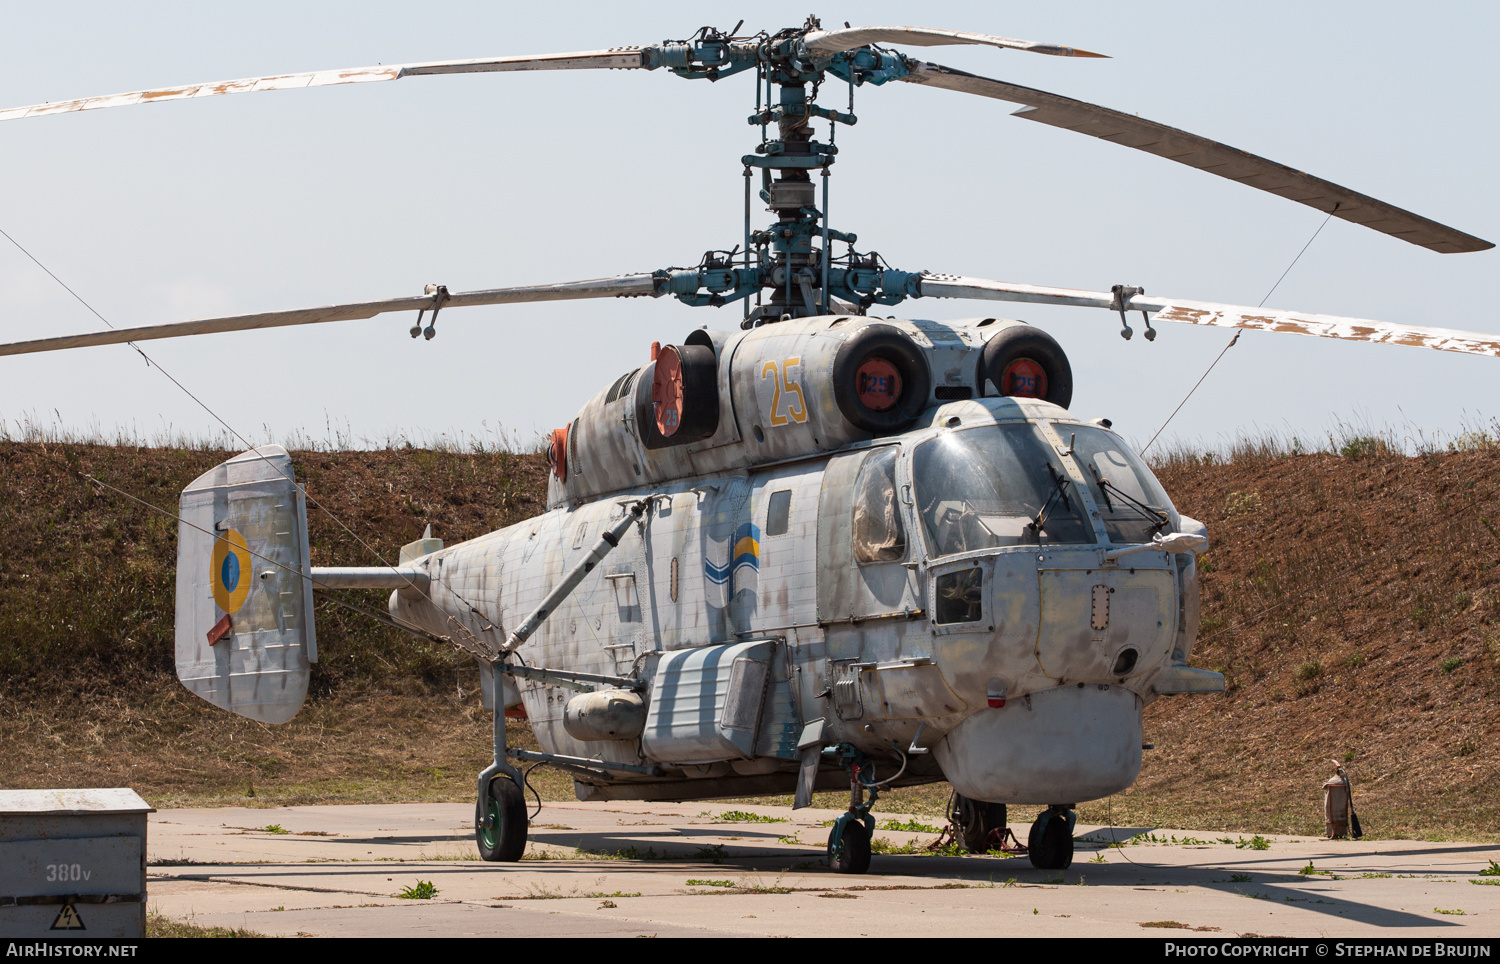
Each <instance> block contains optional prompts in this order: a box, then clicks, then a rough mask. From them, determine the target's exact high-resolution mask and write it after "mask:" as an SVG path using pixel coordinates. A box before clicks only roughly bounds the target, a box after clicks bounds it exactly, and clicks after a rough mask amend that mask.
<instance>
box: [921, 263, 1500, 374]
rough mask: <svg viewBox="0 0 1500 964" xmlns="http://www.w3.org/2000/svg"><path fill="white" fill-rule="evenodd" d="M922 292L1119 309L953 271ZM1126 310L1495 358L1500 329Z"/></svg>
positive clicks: (1172, 304) (1164, 302) (1108, 299)
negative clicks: (1488, 330) (1462, 328)
mask: <svg viewBox="0 0 1500 964" xmlns="http://www.w3.org/2000/svg"><path fill="white" fill-rule="evenodd" d="M921 287H922V294H923V296H924V297H933V298H977V299H981V300H985V301H1025V302H1031V303H1033V304H1051V305H1080V306H1083V307H1087V308H1107V309H1110V310H1119V309H1120V308H1121V307H1122V306H1121V305H1120V304H1119V302H1118V300H1117V299H1116V297H1115V295H1114V294H1113V293H1112V292H1108V291H1084V290H1081V289H1078V288H1047V287H1042V286H1039V285H1022V284H1009V283H1007V282H1004V281H989V280H987V279H984V278H961V277H959V276H957V275H948V274H942V275H923V276H922V284H921ZM1123 307H1124V309H1125V310H1126V311H1149V312H1153V313H1155V315H1156V318H1155V320H1156V321H1175V322H1182V323H1184V324H1189V325H1215V326H1218V327H1221V328H1250V329H1258V330H1261V331H1284V332H1291V333H1292V334H1297V335H1314V336H1317V337H1319V338H1340V339H1344V340H1346V341H1370V342H1377V343H1381V344H1388V345H1411V346H1413V347H1416V348H1434V349H1437V350H1438V351H1456V352H1463V353H1465V354H1470V355H1489V356H1491V357H1495V358H1500V335H1492V334H1487V333H1485V332H1477V331H1455V330H1453V329H1451V328H1425V327H1421V326H1419V325H1399V324H1393V323H1391V322H1388V321H1369V320H1367V319H1364V318H1341V317H1339V316H1337V315H1315V314H1311V313H1308V312H1300V311H1283V310H1281V309H1277V308H1247V307H1243V306H1241V305H1221V304H1216V303H1214V302H1211V301H1184V300H1181V299H1177V298H1153V297H1150V296H1148V295H1145V294H1137V295H1134V296H1131V297H1129V298H1127V299H1126V300H1125V303H1124V305H1123Z"/></svg>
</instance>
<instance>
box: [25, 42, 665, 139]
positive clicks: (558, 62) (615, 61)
mask: <svg viewBox="0 0 1500 964" xmlns="http://www.w3.org/2000/svg"><path fill="white" fill-rule="evenodd" d="M645 65H646V64H645V57H644V55H643V54H642V53H641V50H640V48H638V47H619V48H616V49H614V50H587V51H582V52H578V53H563V54H538V55H534V56H521V57H488V58H484V59H480V60H437V61H432V62H431V63H422V64H391V65H380V66H376V67H351V68H348V69H345V70H315V71H310V72H308V73H303V74H276V75H273V76H269V77H246V78H244V79H242V80H221V81H215V82H213V83H206V84H186V85H183V86H179V87H158V88H156V89H155V90H137V91H132V92H130V93H127V94H106V95H104V96H103V97H83V98H80V99H78V100H62V101H56V102H54V103H49V104H33V105H32V106H30V107H13V108H9V109H6V110H0V121H7V120H20V119H21V118H23V117H41V116H43V115H45V114H65V113H69V112H71V111H80V110H96V109H98V108H100V107H128V106H130V105H132V104H154V103H157V102H158V101H165V100H183V99H185V98H188V97H215V96H218V95H219V94H243V93H249V92H251V91H257V90H285V89H287V88H291V87H328V86H332V85H334V84H362V83H368V82H371V81H377V80H400V79H401V78H402V77H421V76H424V75H427V74H485V73H496V72H500V71H512V70H585V69H591V68H592V69H598V68H613V69H628V68H633V67H644V66H645Z"/></svg>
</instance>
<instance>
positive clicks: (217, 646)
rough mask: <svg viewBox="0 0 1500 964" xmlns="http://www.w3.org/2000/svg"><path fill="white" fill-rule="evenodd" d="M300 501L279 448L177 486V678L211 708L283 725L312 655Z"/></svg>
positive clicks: (297, 700)
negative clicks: (179, 496)
mask: <svg viewBox="0 0 1500 964" xmlns="http://www.w3.org/2000/svg"><path fill="white" fill-rule="evenodd" d="M309 571H310V567H309V559H308V545H307V503H306V501H305V497H304V495H303V492H302V487H301V486H299V485H297V484H296V483H295V482H294V481H293V478H292V460H291V457H290V456H289V455H287V453H286V450H285V449H283V448H282V447H281V446H279V445H263V446H261V447H260V448H258V449H253V450H251V451H249V452H245V453H242V454H240V455H237V456H235V457H234V458H232V459H230V460H229V461H227V462H224V463H222V464H220V465H218V466H216V467H215V468H213V469H211V470H210V471H208V472H206V473H204V474H203V475H201V476H199V477H198V478H197V479H195V480H194V481H193V483H192V484H191V485H189V486H188V487H187V488H186V489H184V490H183V491H182V503H181V521H180V522H179V523H178V527H177V678H178V679H180V680H182V685H184V686H186V687H187V688H188V689H189V690H192V691H193V692H194V693H196V694H198V695H199V696H201V697H203V698H204V699H205V700H208V701H209V702H210V703H212V704H214V705H215V706H217V707H219V708H221V709H226V710H229V711H230V712H232V713H238V714H239V715H240V716H246V717H249V718H250V719H252V720H259V721H261V722H263V723H285V722H286V721H287V720H289V719H291V718H292V717H293V716H295V715H296V714H297V711H298V710H299V709H301V707H302V701H303V699H304V698H305V697H306V696H307V680H308V667H309V664H311V663H314V662H316V661H317V659H318V650H317V634H316V632H315V630H314V626H313V602H312V580H311V579H308V578H304V574H305V573H308V572H309Z"/></svg>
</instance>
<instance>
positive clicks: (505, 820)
mask: <svg viewBox="0 0 1500 964" xmlns="http://www.w3.org/2000/svg"><path fill="white" fill-rule="evenodd" d="M481 806H482V807H484V808H485V812H487V813H488V814H489V818H490V819H489V824H490V825H489V826H488V827H485V826H480V827H477V828H476V829H475V831H474V839H475V840H476V842H478V844H479V856H480V858H481V859H483V860H495V861H501V862H504V863H515V862H516V861H517V860H520V859H521V854H523V853H525V851H526V824H527V819H526V797H525V795H523V794H522V793H521V788H520V787H518V786H516V782H515V781H514V780H512V779H511V778H510V777H506V776H501V777H496V778H495V779H493V780H491V781H490V786H489V792H488V793H486V794H485V799H484V800H483V801H481ZM868 859H869V858H868V857H867V858H866V860H868Z"/></svg>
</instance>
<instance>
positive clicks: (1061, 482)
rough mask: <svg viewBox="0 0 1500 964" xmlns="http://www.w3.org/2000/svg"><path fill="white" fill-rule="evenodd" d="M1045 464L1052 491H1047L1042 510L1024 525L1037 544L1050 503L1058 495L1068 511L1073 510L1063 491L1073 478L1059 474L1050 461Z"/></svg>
mask: <svg viewBox="0 0 1500 964" xmlns="http://www.w3.org/2000/svg"><path fill="white" fill-rule="evenodd" d="M1046 466H1047V474H1048V475H1050V476H1052V491H1051V492H1050V493H1048V495H1047V501H1046V502H1043V503H1042V511H1040V512H1038V513H1037V514H1036V518H1035V519H1032V520H1031V523H1030V524H1029V525H1027V526H1026V528H1028V529H1030V530H1031V534H1032V535H1034V536H1036V544H1037V545H1041V544H1042V529H1043V527H1045V526H1046V525H1047V515H1048V513H1050V512H1051V511H1052V503H1053V502H1054V501H1055V500H1057V499H1058V497H1059V496H1061V497H1062V504H1063V506H1064V507H1065V508H1066V509H1067V510H1068V511H1069V512H1072V511H1073V503H1071V502H1069V501H1068V494H1067V492H1065V491H1064V486H1068V485H1072V484H1073V480H1072V479H1070V478H1068V477H1067V475H1065V474H1059V473H1058V471H1057V469H1055V468H1053V467H1052V463H1051V462H1048V463H1046Z"/></svg>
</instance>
